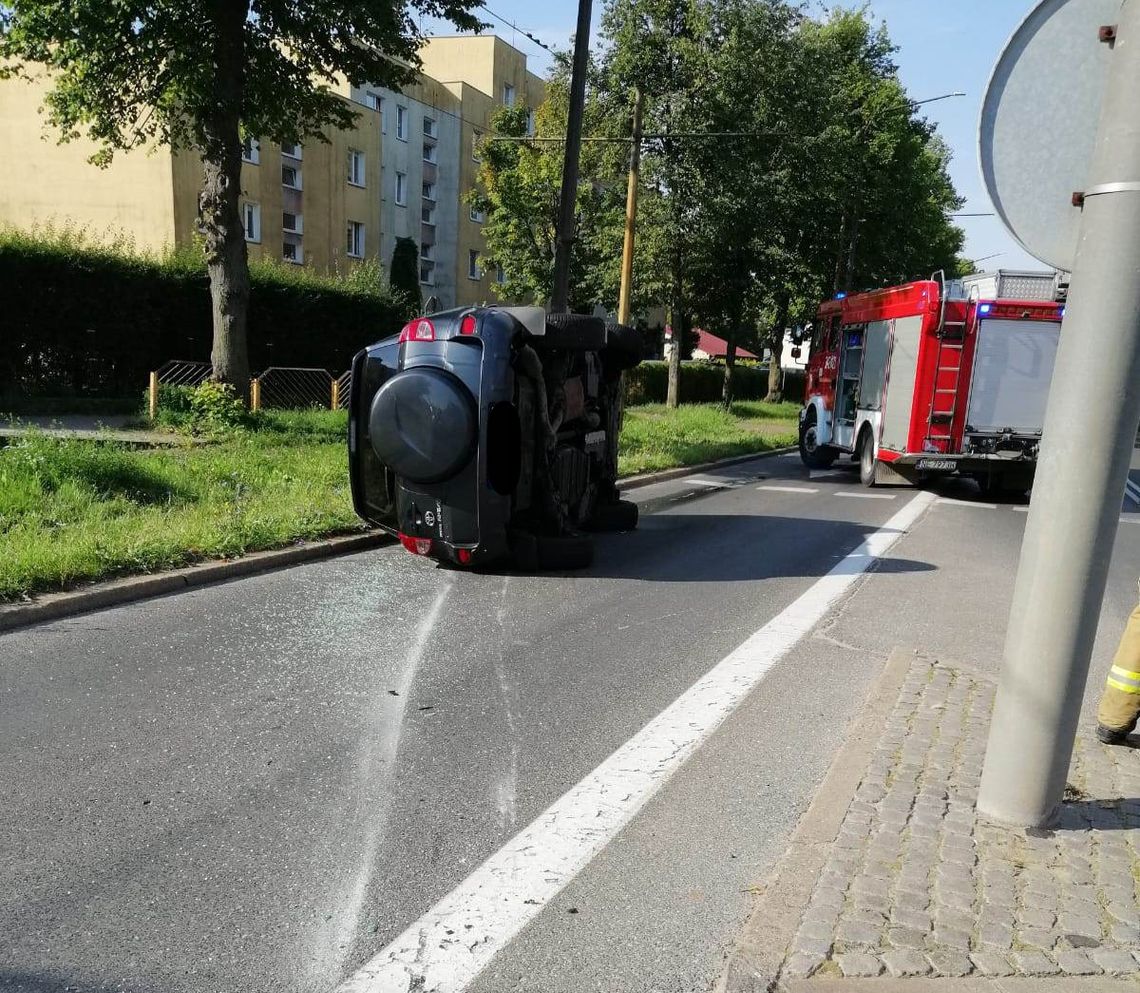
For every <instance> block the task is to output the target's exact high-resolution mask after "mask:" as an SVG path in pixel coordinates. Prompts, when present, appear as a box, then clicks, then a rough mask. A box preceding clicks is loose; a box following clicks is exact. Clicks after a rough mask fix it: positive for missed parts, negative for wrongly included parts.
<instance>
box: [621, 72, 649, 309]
mask: <svg viewBox="0 0 1140 993" xmlns="http://www.w3.org/2000/svg"><path fill="white" fill-rule="evenodd" d="M644 109H645V94H644V93H642V92H641V87H640V86H638V87H636V88H635V89H634V91H633V131H632V134H631V137H630V149H629V190H628V191H627V192H626V195H625V246H624V248H623V249H622V256H621V294H620V296H619V297H618V324H629V321H630V310H631V308H632V306H633V300H632V297H633V246H634V239H635V237H636V233H637V186H638V181H639V179H638V177H639V173H640V171H641V116H642V112H643V111H644Z"/></svg>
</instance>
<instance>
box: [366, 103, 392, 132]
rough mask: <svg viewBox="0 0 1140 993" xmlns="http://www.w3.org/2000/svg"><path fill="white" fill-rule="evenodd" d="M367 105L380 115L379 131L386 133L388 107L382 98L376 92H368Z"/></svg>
mask: <svg viewBox="0 0 1140 993" xmlns="http://www.w3.org/2000/svg"><path fill="white" fill-rule="evenodd" d="M368 106H369V107H371V108H372V109H373V110H375V111H376V112H377V113H378V114H379V115H380V133H381V134H387V133H388V107H387V105H386V104H385V103H384V98H383V97H382V96H380V95H379V94H378V93H369V94H368Z"/></svg>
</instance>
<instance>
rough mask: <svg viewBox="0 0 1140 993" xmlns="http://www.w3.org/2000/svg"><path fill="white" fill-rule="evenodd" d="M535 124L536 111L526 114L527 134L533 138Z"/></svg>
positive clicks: (529, 111)
mask: <svg viewBox="0 0 1140 993" xmlns="http://www.w3.org/2000/svg"><path fill="white" fill-rule="evenodd" d="M534 124H535V122H534V111H533V110H528V111H527V112H526V133H527V134H529V135H531V136H533V135H534Z"/></svg>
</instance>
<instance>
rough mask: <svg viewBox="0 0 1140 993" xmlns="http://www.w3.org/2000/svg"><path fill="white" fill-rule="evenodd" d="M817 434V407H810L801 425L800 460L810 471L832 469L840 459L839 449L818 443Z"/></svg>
mask: <svg viewBox="0 0 1140 993" xmlns="http://www.w3.org/2000/svg"><path fill="white" fill-rule="evenodd" d="M816 432H817V424H816V412H815V407H808V410H807V413H806V414H805V415H804V419H803V422H802V423H801V424H800V459H801V460H802V461H803V464H804V465H806V466H807V467H808V468H809V469H830V468H831V466H832V465H833V464H834V463H835V460H836V459H837V458H839V449H837V448H832V447H831V446H830V445H820V444H818V443H816V442H815V441H814V438H815V437H816Z"/></svg>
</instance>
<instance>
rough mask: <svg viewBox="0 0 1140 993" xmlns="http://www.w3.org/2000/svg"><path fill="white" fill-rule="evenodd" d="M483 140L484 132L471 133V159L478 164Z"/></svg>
mask: <svg viewBox="0 0 1140 993" xmlns="http://www.w3.org/2000/svg"><path fill="white" fill-rule="evenodd" d="M482 140H483V132H482V131H473V132H471V158H473V159H474V160H475V161H476V162H478V161H479V142H480V141H482Z"/></svg>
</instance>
